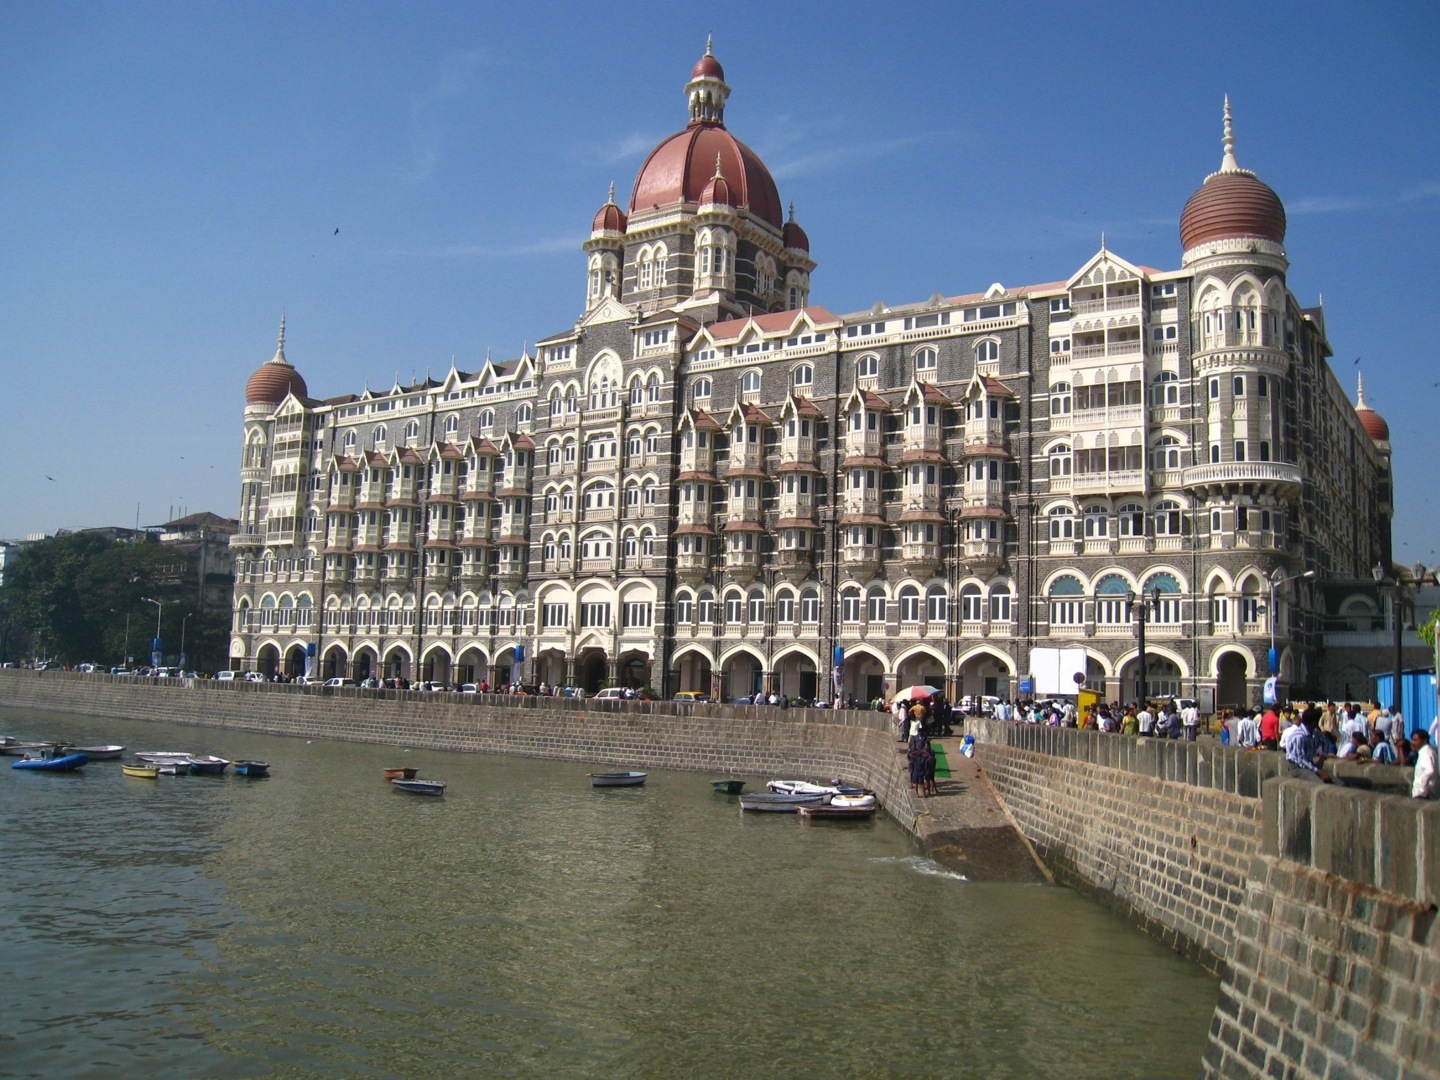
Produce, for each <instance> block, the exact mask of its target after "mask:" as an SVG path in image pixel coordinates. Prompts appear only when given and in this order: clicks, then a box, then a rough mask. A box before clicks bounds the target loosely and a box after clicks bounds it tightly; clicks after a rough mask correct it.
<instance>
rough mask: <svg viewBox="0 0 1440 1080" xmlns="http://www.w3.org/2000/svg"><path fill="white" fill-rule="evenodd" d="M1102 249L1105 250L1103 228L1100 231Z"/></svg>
mask: <svg viewBox="0 0 1440 1080" xmlns="http://www.w3.org/2000/svg"><path fill="white" fill-rule="evenodd" d="M1100 250H1101V251H1104V250H1105V233H1104V231H1103V230H1102V231H1101V233H1100Z"/></svg>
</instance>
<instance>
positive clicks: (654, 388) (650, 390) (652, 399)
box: [645, 373, 663, 405]
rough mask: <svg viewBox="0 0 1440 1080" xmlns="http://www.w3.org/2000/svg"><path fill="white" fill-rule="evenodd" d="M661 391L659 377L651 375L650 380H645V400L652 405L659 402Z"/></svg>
mask: <svg viewBox="0 0 1440 1080" xmlns="http://www.w3.org/2000/svg"><path fill="white" fill-rule="evenodd" d="M662 389H663V388H662V387H661V385H660V376H659V375H656V374H653V373H652V374H651V376H650V378H648V379H646V380H645V400H646V401H648V402H649V403H650V404H652V405H653V404H655V403H656V402H657V401H659V400H660V395H661V391H662Z"/></svg>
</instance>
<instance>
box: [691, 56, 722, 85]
mask: <svg viewBox="0 0 1440 1080" xmlns="http://www.w3.org/2000/svg"><path fill="white" fill-rule="evenodd" d="M690 78H692V79H719V80H720V81H721V82H724V81H725V69H724V68H723V67H721V66H720V61H719V60H716V59H715V57H713V56H711V55H710V53H708V52H707V53H706V54H705V55H704V56H702V57H700V60H699V61H698V62H697V63H696V65H695V66H694V67H693V68H691V69H690Z"/></svg>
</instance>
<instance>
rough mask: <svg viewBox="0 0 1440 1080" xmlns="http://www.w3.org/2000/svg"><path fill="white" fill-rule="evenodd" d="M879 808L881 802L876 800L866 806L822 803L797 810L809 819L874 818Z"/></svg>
mask: <svg viewBox="0 0 1440 1080" xmlns="http://www.w3.org/2000/svg"><path fill="white" fill-rule="evenodd" d="M878 809H880V806H879V804H878V803H874V802H872V803H869V804H868V805H865V806H833V805H828V804H824V803H821V804H818V805H816V806H802V807H799V808H798V809H797V810H796V811H795V812H796V813H797V814H799V815H800V816H801V817H802V818H805V819H806V820H807V821H808V820H810V819H811V818H851V819H863V818H872V817H874V816H875V811H876V810H878Z"/></svg>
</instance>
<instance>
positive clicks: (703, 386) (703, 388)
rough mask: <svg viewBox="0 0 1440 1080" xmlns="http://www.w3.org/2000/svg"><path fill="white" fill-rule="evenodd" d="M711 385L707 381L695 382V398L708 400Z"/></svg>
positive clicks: (699, 380)
mask: <svg viewBox="0 0 1440 1080" xmlns="http://www.w3.org/2000/svg"><path fill="white" fill-rule="evenodd" d="M710 388H711V383H710V380H709V379H696V380H695V396H696V397H697V398H708V397H709V396H710Z"/></svg>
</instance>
